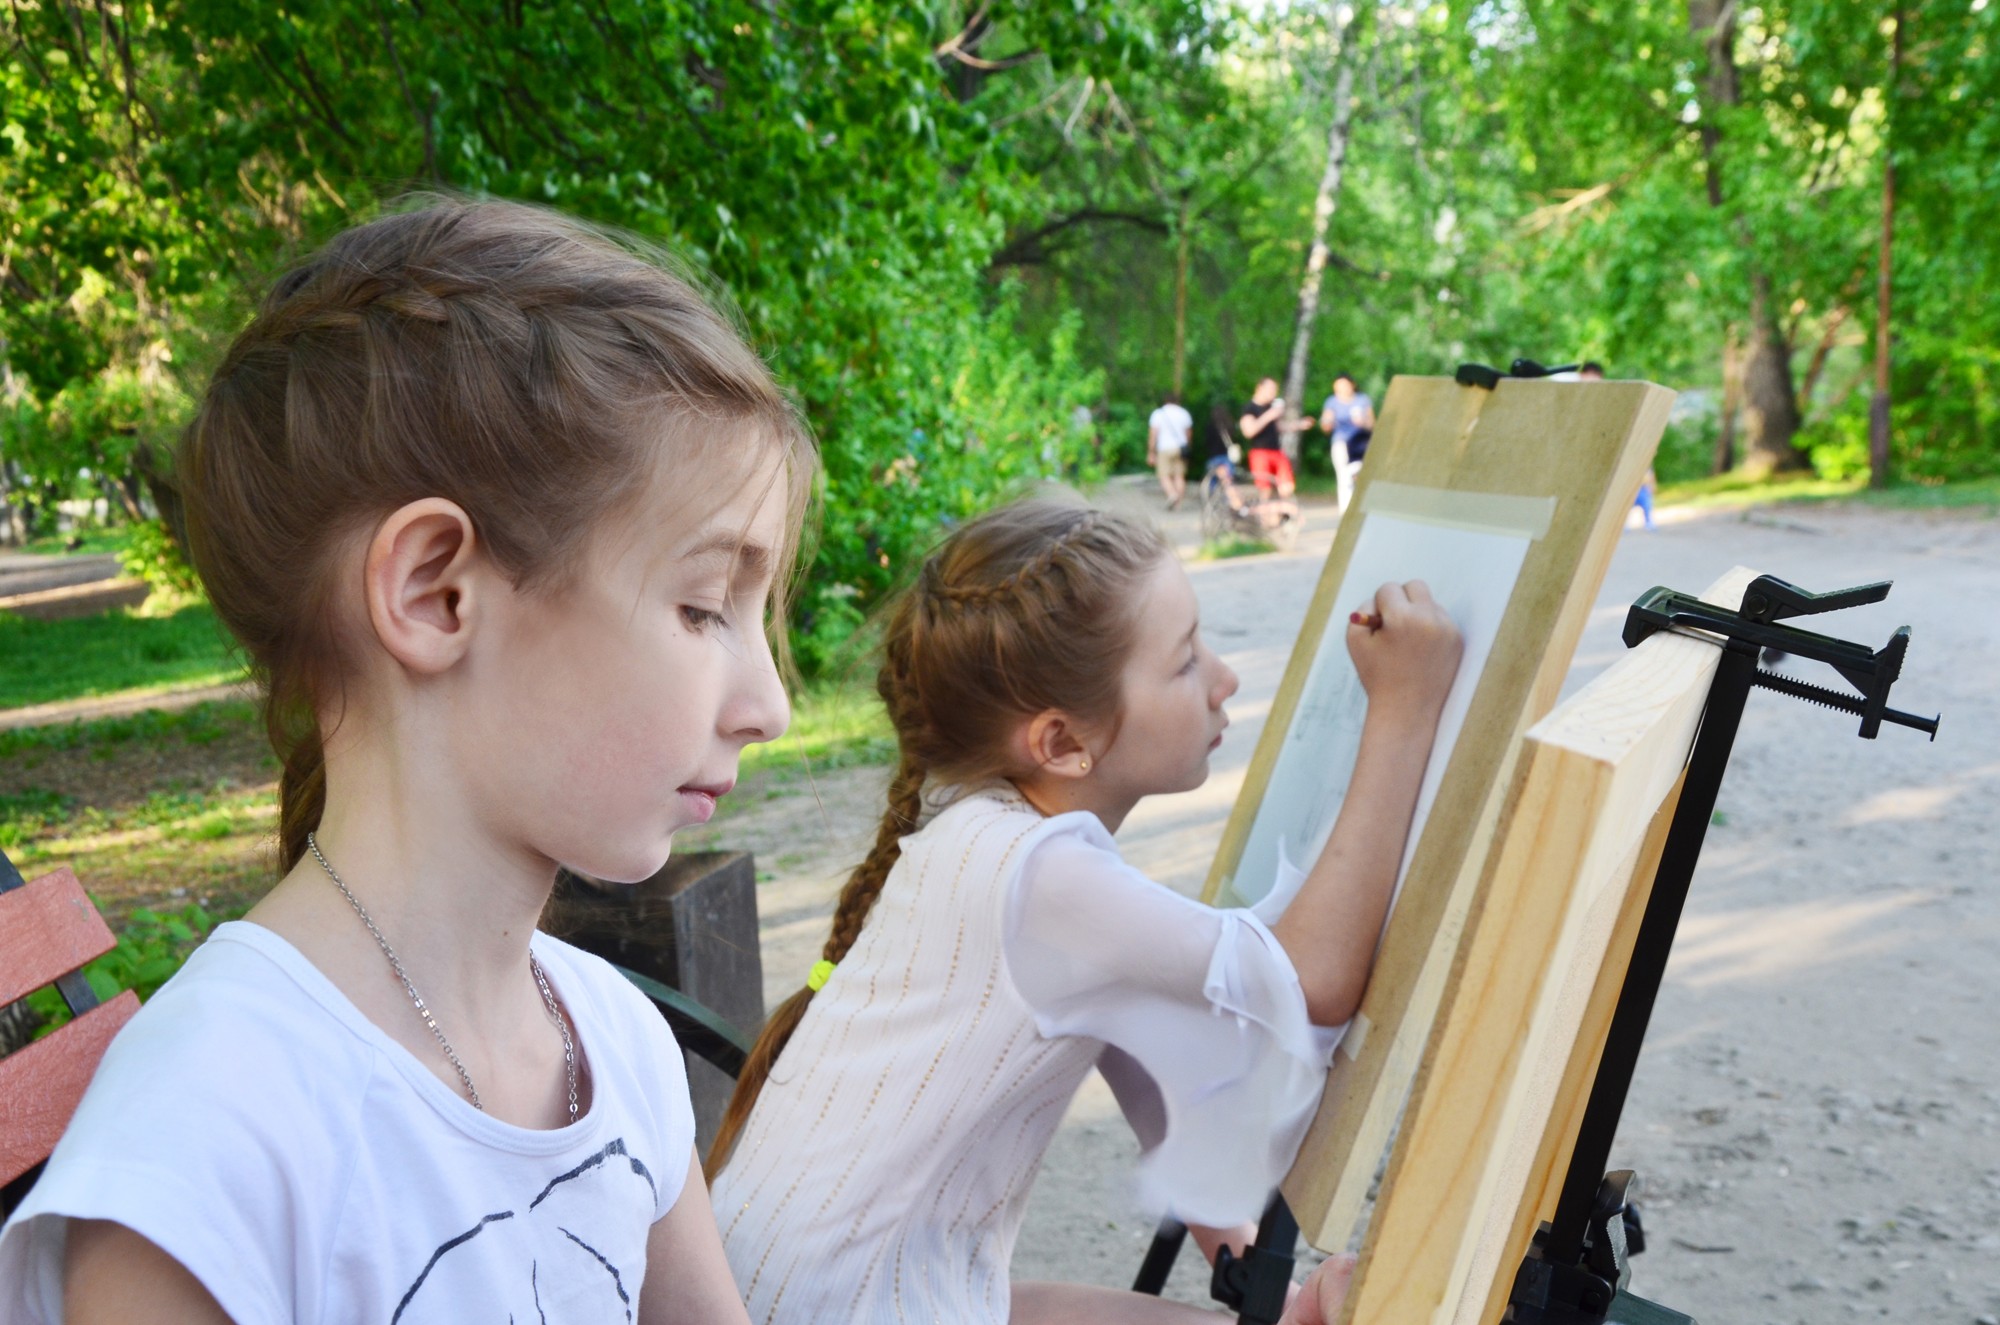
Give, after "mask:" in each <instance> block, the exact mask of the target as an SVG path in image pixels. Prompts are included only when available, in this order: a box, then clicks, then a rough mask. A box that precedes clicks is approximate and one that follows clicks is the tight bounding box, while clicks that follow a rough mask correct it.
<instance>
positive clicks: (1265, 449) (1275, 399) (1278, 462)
mask: <svg viewBox="0 0 2000 1325" xmlns="http://www.w3.org/2000/svg"><path fill="white" fill-rule="evenodd" d="M1284 417H1285V402H1284V401H1283V400H1282V399H1280V398H1279V396H1278V379H1277V378H1275V377H1265V378H1260V379H1258V382H1257V390H1256V391H1255V392H1254V393H1252V395H1251V397H1250V403H1249V404H1248V405H1245V406H1244V407H1243V413H1242V416H1241V417H1240V418H1238V419H1237V420H1236V431H1237V432H1238V433H1240V434H1241V435H1242V437H1243V444H1244V446H1246V447H1248V448H1249V451H1250V456H1249V459H1250V479H1251V481H1252V482H1254V483H1255V484H1256V485H1257V491H1259V492H1261V493H1266V494H1268V493H1269V492H1270V491H1271V488H1272V487H1273V486H1274V485H1275V486H1276V487H1277V489H1278V495H1279V496H1280V497H1289V496H1291V495H1292V492H1293V490H1294V489H1296V488H1297V487H1298V482H1297V480H1296V479H1295V478H1294V477H1293V475H1292V462H1291V459H1290V458H1289V457H1288V456H1286V454H1285V452H1284V449H1283V447H1282V446H1281V444H1280V443H1279V440H1278V439H1279V436H1280V430H1279V427H1278V422H1279V420H1281V419H1283V418H1284Z"/></svg>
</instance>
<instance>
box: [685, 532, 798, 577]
mask: <svg viewBox="0 0 2000 1325" xmlns="http://www.w3.org/2000/svg"><path fill="white" fill-rule="evenodd" d="M684 559H685V560H688V561H713V560H722V561H727V562H729V563H730V564H731V565H732V566H733V567H734V568H735V578H748V579H765V578H768V577H769V575H770V573H771V567H772V564H773V563H774V562H775V561H776V558H775V557H774V556H772V554H771V550H770V549H769V548H767V547H765V546H764V545H763V544H762V543H751V542H748V541H746V540H744V539H742V538H739V537H737V536H736V535H734V534H726V533H715V534H710V535H709V536H708V537H707V538H704V539H702V540H701V541H700V542H699V543H696V544H695V545H694V546H693V547H692V548H689V549H688V551H687V553H686V554H685V558H684Z"/></svg>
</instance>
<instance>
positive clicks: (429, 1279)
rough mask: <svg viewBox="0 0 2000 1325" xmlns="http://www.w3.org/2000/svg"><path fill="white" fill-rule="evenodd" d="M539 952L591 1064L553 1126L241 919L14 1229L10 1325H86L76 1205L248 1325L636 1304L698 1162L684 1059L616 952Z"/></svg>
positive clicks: (74, 1128)
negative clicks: (75, 1279) (654, 1249)
mask: <svg viewBox="0 0 2000 1325" xmlns="http://www.w3.org/2000/svg"><path fill="white" fill-rule="evenodd" d="M533 950H534V953H535V956H536V957H537V958H538V959H539V960H540V961H541V963H542V966H543V968H544V969H545V970H546V971H547V972H548V976H549V981H550V983H551V984H553V985H554V986H555V989H556V994H557V997H558V998H560V999H561V1000H562V1002H563V1004H564V1006H565V1007H566V1008H567V1009H568V1011H569V1014H570V1018H571V1020H572V1022H573V1023H574V1024H575V1027H576V1030H577V1035H578V1041H579V1043H578V1048H579V1051H580V1052H581V1053H582V1055H583V1057H584V1060H585V1061H586V1062H587V1063H588V1065H589V1071H590V1074H591V1099H590V1110H589V1112H588V1113H586V1114H584V1115H583V1116H582V1117H580V1118H579V1119H578V1120H577V1121H576V1122H575V1123H573V1124H571V1125H569V1126H567V1127H562V1128H557V1129H555V1130H551V1131H543V1130H535V1129H530V1128H523V1127H516V1126H513V1125H512V1124H509V1123H504V1122H501V1121H500V1120H498V1119H496V1118H492V1117H489V1116H488V1115H486V1114H484V1113H481V1112H479V1111H478V1110H476V1109H474V1108H473V1107H472V1105H471V1103H470V1102H469V1101H467V1100H466V1099H465V1098H464V1097H463V1096H461V1095H460V1094H459V1093H458V1092H457V1091H455V1090H453V1089H452V1088H451V1087H449V1086H447V1085H446V1084H445V1083H444V1082H443V1081H441V1080H439V1078H438V1077H437V1076H436V1075H434V1074H433V1073H432V1072H431V1071H430V1069H429V1068H428V1067H426V1066H425V1065H424V1064H422V1063H419V1062H418V1061H417V1060H416V1059H415V1058H414V1057H413V1056H411V1054H410V1053H409V1052H408V1051H406V1050H405V1049H404V1048H403V1047H402V1046H401V1045H399V1044H397V1043H396V1042H395V1041H393V1040H391V1039H390V1038H389V1037H388V1036H387V1035H385V1034H383V1033H382V1031H381V1030H380V1029H379V1028H377V1027H376V1026H375V1025H374V1024H373V1023H371V1022H369V1021H368V1020H367V1018H365V1017H363V1016H362V1015H361V1013H360V1011H359V1010H358V1009H356V1008H355V1006H354V1005H353V1004H352V1003H350V1002H349V1001H348V1000H347V998H346V996H344V995H343V994H341V992H340V991H339V990H338V989H336V988H335V987H334V986H333V984H332V983H331V982H330V981H328V980H327V978H326V977H325V976H324V975H322V974H320V972H319V971H318V969H317V968H315V967H314V966H313V965H312V964H311V963H309V962H308V961H306V959H305V958H304V957H303V956H301V955H300V954H299V952H298V951H297V949H295V948H293V947H292V946H291V945H290V944H289V943H287V942H285V940H283V939H282V938H280V937H278V936H277V935H276V934H274V933H272V932H271V931H270V930H267V929H264V928H263V927H261V926H259V925H254V924H250V923H247V922H243V921H237V922H234V923H231V924H226V925H222V926H219V927H218V928H217V929H216V931H215V933H214V934H213V935H212V936H211V937H210V938H209V940H208V942H206V943H204V944H203V945H202V946H201V947H200V948H199V949H197V950H196V951H195V954H194V956H193V957H192V958H190V959H189V961H188V963H187V965H186V966H185V967H184V968H183V969H182V970H181V971H180V972H179V974H177V975H175V976H174V978H173V979H172V980H170V981H168V982H167V984H166V985H165V987H163V988H162V989H161V990H160V992H159V993H158V994H157V995H155V996H154V997H153V999H152V1000H151V1001H150V1002H148V1003H147V1004H146V1006H145V1007H144V1008H142V1009H140V1011H139V1014H138V1015H137V1016H136V1017H134V1018H133V1020H132V1022H131V1024H130V1025H128V1026H127V1027H126V1028H125V1029H124V1030H123V1031H122V1032H121V1033H120V1034H119V1035H118V1037H117V1039H115V1040H114V1041H113V1042H112V1045H111V1048H110V1050H109V1052H107V1053H106V1054H105V1057H104V1062H103V1064H102V1065H101V1066H100V1067H99V1068H98V1071H97V1075H96V1077H95V1078H94V1079H93V1080H92V1082H91V1084H90V1089H89V1090H88V1091H87V1092H86V1093H85V1095H84V1098H83V1103H82V1104H81V1105H80V1106H79V1107H78V1109H77V1112H76V1117H75V1118H74V1120H73V1121H72V1122H71V1124H70V1127H69V1130H68V1132H66V1133H65V1134H64V1136H63V1139H62V1143H61V1144H60V1145H58V1146H57V1147H56V1151H55V1154H54V1155H52V1156H51V1157H50V1159H49V1165H48V1169H47V1171H46V1172H44V1174H43V1175H42V1178H41V1180H40V1181H39V1182H37V1183H36V1184H35V1187H34V1189H33V1190H32V1191H31V1192H30V1193H29V1194H28V1197H27V1199H26V1200H25V1201H23V1202H22V1204H21V1207H20V1209H18V1210H17V1211H16V1212H15V1214H14V1217H13V1218H12V1219H11V1220H10V1221H9V1222H8V1224H7V1226H6V1228H5V1229H4V1231H0V1325H29V1323H30V1322H33V1323H35V1325H42V1323H45V1322H46V1323H48V1325H53V1323H54V1322H57V1321H60V1320H61V1319H62V1314H63V1302H62V1258H63V1243H64V1238H65V1234H66V1231H67V1229H68V1219H70V1218H79V1219H108V1220H112V1221H114V1222H116V1223H119V1224H123V1225H125V1226H126V1227H128V1228H131V1229H133V1230H135V1231H137V1232H138V1233H140V1234H141V1235H143V1236H144V1237H146V1238H147V1239H149V1240H150V1241H152V1242H153V1243H155V1244H157V1245H158V1246H159V1247H161V1248H162V1249H164V1250H165V1251H166V1252H167V1253H168V1254H169V1255H171V1256H172V1257H173V1258H174V1259H175V1260H177V1261H179V1262H180V1263H181V1264H182V1265H184V1266H186V1267H187V1268H188V1270H189V1271H191V1272H192V1273H193V1274H194V1276H195V1278H196V1279H198V1280H200V1281H201V1283H202V1285H203V1287H205V1288H206V1289H207V1290H208V1291H209V1293H210V1294H211V1295H213V1296H214V1298H215V1299H216V1301H217V1302H218V1303H220V1304H221V1306H222V1309H223V1310H224V1311H226V1312H227V1313H228V1314H229V1316H230V1317H231V1318H232V1319H233V1320H235V1321H236V1322H238V1325H263V1323H264V1322H274V1323H275V1322H291V1321H298V1322H327V1323H328V1325H333V1323H335V1322H342V1323H344V1322H350V1321H377V1322H385V1323H386V1322H396V1323H397V1325H429V1323H430V1322H462V1321H505V1320H508V1319H512V1320H515V1321H537V1322H548V1323H549V1325H561V1323H562V1322H574V1323H576V1325H582V1323H583V1322H592V1323H593V1325H594V1323H595V1322H603V1321H620V1320H623V1321H630V1320H632V1319H634V1318H635V1313H636V1311H637V1307H638V1302H639V1291H640V1288H641V1286H642V1284H643V1282H644V1278H645V1274H646V1239H647V1235H648V1234H649V1232H650V1231H651V1228H652V1225H653V1223H654V1222H655V1221H657V1220H658V1219H660V1218H661V1217H662V1216H664V1215H665V1214H666V1213H667V1212H668V1211H669V1210H671V1209H672V1208H673V1205H674V1202H675V1201H677V1200H679V1199H680V1194H681V1188H682V1185H683V1184H684V1182H685V1181H686V1178H687V1173H688V1163H689V1160H690V1158H691V1157H692V1155H693V1147H694V1114H693V1111H692V1109H691V1108H690V1106H689V1104H688V1092H687V1077H686V1074H685V1069H684V1068H683V1066H682V1063H681V1056H680V1053H679V1051H678V1050H677V1049H676V1048H675V1045H674V1041H673V1037H672V1035H671V1034H670V1033H669V1032H668V1030H667V1028H666V1023H665V1022H664V1021H663V1020H662V1019H661V1018H660V1016H659V1014H658V1013H657V1012H655V1011H654V1009H653V1007H652V1005H651V1004H650V1003H648V1002H647V1001H646V999H645V998H644V997H643V996H641V995H640V994H639V993H638V992H637V991H636V990H634V989H633V988H631V986H630V985H629V984H628V983H627V982H626V981H625V980H624V979H623V978H622V977H620V976H619V975H618V973H617V972H616V971H614V970H612V969H611V967H610V966H609V965H607V964H606V963H604V962H602V961H600V960H598V959H597V958H595V957H592V956H590V955H589V954H587V953H583V952H579V951H578V950H576V949H575V948H572V947H569V946H568V945H567V944H564V943H560V942H558V941H556V940H555V939H552V938H549V937H548V936H546V935H543V934H537V935H535V937H534V940H533ZM412 1015H414V1013H413V1014H412ZM553 1033H554V1032H553V1028H551V1034H553Z"/></svg>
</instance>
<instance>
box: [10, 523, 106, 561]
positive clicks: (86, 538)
mask: <svg viewBox="0 0 2000 1325" xmlns="http://www.w3.org/2000/svg"><path fill="white" fill-rule="evenodd" d="M131 536H132V526H131V525H129V524H114V525H99V526H97V527H95V528H91V529H78V530H72V531H70V532H69V533H66V534H42V535H40V536H39V537H36V538H31V539H29V540H28V541H27V542H26V543H25V544H23V545H22V547H21V551H23V552H37V553H40V554H41V555H43V556H49V557H91V556H96V555H98V554H99V553H103V552H123V551H124V550H125V543H126V541H127V540H128V539H130V538H131ZM72 538H74V539H76V540H77V545H76V546H75V547H71V546H69V542H70V540H71V539H72Z"/></svg>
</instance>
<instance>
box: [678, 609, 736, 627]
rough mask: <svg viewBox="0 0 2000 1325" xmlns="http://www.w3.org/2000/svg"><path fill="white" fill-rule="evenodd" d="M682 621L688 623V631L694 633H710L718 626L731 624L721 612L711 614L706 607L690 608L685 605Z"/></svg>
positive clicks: (682, 610)
mask: <svg viewBox="0 0 2000 1325" xmlns="http://www.w3.org/2000/svg"><path fill="white" fill-rule="evenodd" d="M681 620H683V621H685V622H687V624H688V629H690V630H694V631H709V630H714V629H715V628H716V627H717V626H726V625H728V624H729V622H728V621H727V620H725V619H724V618H723V615H722V613H720V612H711V611H710V610H709V609H707V608H705V607H690V606H688V605H687V604H685V603H683V604H682V605H681Z"/></svg>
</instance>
